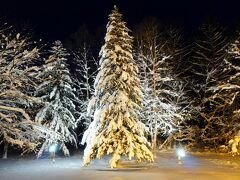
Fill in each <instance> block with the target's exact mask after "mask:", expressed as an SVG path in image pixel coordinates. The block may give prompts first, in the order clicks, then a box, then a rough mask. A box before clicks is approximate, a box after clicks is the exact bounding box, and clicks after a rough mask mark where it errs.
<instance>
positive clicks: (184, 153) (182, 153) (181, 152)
mask: <svg viewBox="0 0 240 180" xmlns="http://www.w3.org/2000/svg"><path fill="white" fill-rule="evenodd" d="M177 155H178V157H180V158H183V157H185V156H186V152H185V150H184V149H182V148H180V149H177Z"/></svg>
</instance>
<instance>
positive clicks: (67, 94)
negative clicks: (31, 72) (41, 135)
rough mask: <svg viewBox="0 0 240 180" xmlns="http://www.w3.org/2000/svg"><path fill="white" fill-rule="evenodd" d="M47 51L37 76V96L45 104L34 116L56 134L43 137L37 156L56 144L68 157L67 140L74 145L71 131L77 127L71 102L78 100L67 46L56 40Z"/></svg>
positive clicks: (75, 141) (73, 135)
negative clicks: (68, 60)
mask: <svg viewBox="0 0 240 180" xmlns="http://www.w3.org/2000/svg"><path fill="white" fill-rule="evenodd" d="M50 53H51V55H50V56H49V57H48V59H47V60H46V64H45V66H44V69H43V71H42V72H41V74H40V75H39V77H40V78H41V79H42V83H41V84H40V85H39V87H38V89H37V91H36V96H37V97H40V98H41V99H42V100H43V101H45V102H46V105H45V106H44V107H43V108H42V109H41V110H40V111H39V112H38V114H37V115H36V118H35V119H36V121H37V122H39V123H41V124H42V125H44V126H45V127H47V128H49V129H50V130H52V131H53V132H56V134H54V133H53V134H52V135H49V136H48V137H47V138H46V139H45V140H44V142H43V144H42V147H41V149H40V151H39V153H38V156H41V154H42V153H43V151H44V150H45V149H47V148H48V147H49V145H51V144H53V143H54V144H58V145H59V146H60V149H61V150H62V151H63V153H64V155H67V156H68V155H69V150H68V148H67V146H66V143H71V144H74V145H76V144H77V140H76V136H75V133H74V129H75V128H76V119H75V116H74V115H75V112H76V111H75V105H74V102H78V99H77V97H76V96H75V94H74V90H73V89H72V86H71V85H72V80H71V78H70V73H69V70H68V68H67V66H66V60H67V59H66V58H67V56H68V53H67V52H66V49H65V48H63V45H62V43H61V42H60V41H56V42H54V45H53V47H52V48H51V50H50ZM57 134H58V135H57Z"/></svg>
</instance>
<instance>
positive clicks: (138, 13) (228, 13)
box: [0, 0, 240, 39]
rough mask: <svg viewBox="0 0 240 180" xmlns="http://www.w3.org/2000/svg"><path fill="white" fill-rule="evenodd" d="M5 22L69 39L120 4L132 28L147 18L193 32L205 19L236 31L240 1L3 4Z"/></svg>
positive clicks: (102, 21)
mask: <svg viewBox="0 0 240 180" xmlns="http://www.w3.org/2000/svg"><path fill="white" fill-rule="evenodd" d="M2 1H4V2H1V4H0V15H1V16H2V19H3V20H4V21H9V22H10V23H11V22H15V23H17V24H22V23H29V24H30V25H31V26H32V27H33V30H34V32H36V34H38V35H41V36H43V37H44V38H49V39H65V38H66V37H68V36H69V34H71V33H73V32H74V31H76V30H77V29H78V27H79V26H80V25H81V24H83V23H85V24H87V25H88V26H89V27H90V28H92V29H95V28H96V27H98V26H100V25H104V26H105V25H106V23H107V15H108V14H109V12H110V11H111V9H112V8H113V5H114V4H116V5H117V6H118V7H119V9H120V11H121V12H122V13H123V15H124V20H125V21H127V22H128V24H129V26H130V27H133V25H134V24H136V23H138V22H140V21H141V20H142V19H143V18H144V17H145V16H155V17H157V18H158V19H159V20H160V21H162V22H165V23H173V24H175V23H176V24H180V25H183V26H184V27H185V28H186V29H188V30H189V29H190V30H191V29H193V28H195V27H196V26H197V25H199V24H200V23H201V22H202V21H203V20H204V19H206V18H210V19H215V20H218V21H219V22H220V23H222V24H223V25H226V26H229V27H231V28H233V26H236V25H238V24H239V23H238V22H240V21H239V20H240V6H239V4H240V2H239V3H238V1H240V0H165V1H163V0H58V1H57V0H31V1H30V0H2Z"/></svg>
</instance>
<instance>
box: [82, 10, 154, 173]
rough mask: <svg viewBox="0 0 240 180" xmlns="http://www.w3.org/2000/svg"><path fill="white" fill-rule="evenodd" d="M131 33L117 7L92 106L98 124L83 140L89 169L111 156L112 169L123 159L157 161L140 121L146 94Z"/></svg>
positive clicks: (95, 122) (102, 51) (110, 26)
mask: <svg viewBox="0 0 240 180" xmlns="http://www.w3.org/2000/svg"><path fill="white" fill-rule="evenodd" d="M129 32H130V30H129V29H128V28H127V27H126V23H125V22H124V21H123V20H122V15H121V14H120V13H119V11H118V9H117V7H116V6H115V7H114V9H113V10H112V13H111V14H110V15H109V22H108V24H107V33H106V36H105V44H104V45H103V46H102V49H101V51H100V56H101V59H100V70H99V72H98V75H97V77H96V80H95V94H94V97H93V98H92V100H91V102H90V104H89V106H90V107H92V110H94V120H93V122H92V123H91V124H90V126H89V128H88V129H87V130H86V131H85V133H84V136H83V139H82V144H84V143H87V146H86V148H85V151H84V164H85V165H87V164H89V163H90V162H91V161H92V160H93V159H95V158H101V157H103V156H104V155H107V154H111V160H110V161H109V164H110V167H111V168H115V167H117V163H118V162H119V160H120V159H121V156H126V157H128V159H129V160H130V159H132V158H134V157H135V158H136V160H137V161H139V162H141V161H144V160H147V161H150V162H151V161H153V155H152V153H151V151H150V150H149V148H148V146H149V143H148V142H147V139H146V138H145V137H144V133H145V132H144V130H145V129H144V125H143V124H142V123H141V122H140V121H139V120H138V116H139V110H140V107H141V101H142V92H141V88H140V80H139V78H138V74H137V73H138V68H137V66H136V63H135V61H134V60H133V55H132V42H133V38H132V37H131V36H130V35H129Z"/></svg>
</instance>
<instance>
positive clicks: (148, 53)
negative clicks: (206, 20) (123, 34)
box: [135, 18, 188, 152]
mask: <svg viewBox="0 0 240 180" xmlns="http://www.w3.org/2000/svg"><path fill="white" fill-rule="evenodd" d="M168 30H169V29H168ZM171 30H172V29H171ZM172 31H173V30H172ZM176 32H177V31H174V34H175V35H176V34H177V33H176ZM135 36H136V39H137V40H136V42H137V43H136V50H135V52H136V53H135V55H136V59H137V61H138V64H139V67H140V75H141V84H142V88H143V93H144V98H143V109H142V111H141V120H142V122H143V123H144V124H145V125H146V126H147V129H148V133H149V135H150V137H151V142H152V149H153V151H154V152H156V146H157V136H161V139H164V138H162V137H167V138H165V139H166V142H164V143H163V144H162V146H161V147H163V146H166V144H167V142H168V145H169V144H171V143H169V142H170V141H172V140H173V137H172V136H173V134H176V133H177V132H178V131H179V130H180V128H181V127H182V125H183V122H184V117H183V115H184V113H185V112H186V106H187V105H186V104H187V103H188V101H186V100H187V98H185V94H184V84H183V82H181V81H180V80H179V78H177V76H176V75H175V74H174V72H173V70H174V64H173V63H172V62H173V61H175V60H179V59H177V58H176V56H177V54H179V53H180V50H178V49H177V48H176V47H175V46H174V45H175V44H176V43H175V42H170V39H169V40H165V38H164V37H163V36H164V32H163V31H162V30H161V29H160V26H159V24H158V23H157V21H156V19H154V18H148V19H146V20H145V21H143V22H142V23H141V24H140V25H139V26H138V31H137V32H136V35H135ZM177 38H178V36H177ZM172 39H173V40H175V39H176V37H174V38H172ZM174 43H175V44H174ZM173 46H174V47H173ZM169 47H171V49H170V48H169ZM174 63H175V62H174ZM183 102H185V104H184V105H183ZM182 105H183V106H182ZM170 139H171V140H170ZM175 139H176V138H175Z"/></svg>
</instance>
